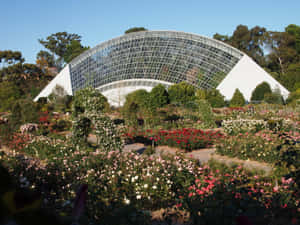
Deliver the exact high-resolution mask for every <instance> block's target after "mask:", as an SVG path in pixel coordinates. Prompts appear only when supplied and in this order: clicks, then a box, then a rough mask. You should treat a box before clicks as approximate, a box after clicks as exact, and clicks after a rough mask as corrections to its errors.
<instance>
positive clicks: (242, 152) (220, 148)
mask: <svg viewBox="0 0 300 225" xmlns="http://www.w3.org/2000/svg"><path fill="white" fill-rule="evenodd" d="M282 144H283V141H282V140H281V139H279V138H278V136H277V135H274V134H272V133H270V132H262V133H255V134H253V133H245V134H239V135H236V136H229V137H227V138H224V139H222V141H221V142H220V143H219V144H217V150H216V151H217V153H219V154H221V155H227V156H229V157H238V158H240V159H244V160H247V159H252V160H257V161H263V162H268V163H275V162H277V160H278V159H279V155H280V151H279V149H278V146H280V145H282Z"/></svg>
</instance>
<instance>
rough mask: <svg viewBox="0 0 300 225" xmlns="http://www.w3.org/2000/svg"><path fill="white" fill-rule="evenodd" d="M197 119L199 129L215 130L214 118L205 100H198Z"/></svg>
mask: <svg viewBox="0 0 300 225" xmlns="http://www.w3.org/2000/svg"><path fill="white" fill-rule="evenodd" d="M197 104H198V109H199V117H200V120H201V124H200V127H201V128H202V129H204V128H215V127H216V123H215V118H214V114H213V112H212V108H211V106H210V105H209V104H208V102H207V101H205V100H198V101H197Z"/></svg>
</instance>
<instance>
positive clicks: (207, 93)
mask: <svg viewBox="0 0 300 225" xmlns="http://www.w3.org/2000/svg"><path fill="white" fill-rule="evenodd" d="M196 96H197V97H196V98H197V99H205V100H206V101H207V102H208V103H209V104H210V105H211V107H214V108H220V107H224V106H225V105H226V102H225V97H224V96H223V95H222V94H221V93H220V91H219V90H217V89H211V90H197V92H196Z"/></svg>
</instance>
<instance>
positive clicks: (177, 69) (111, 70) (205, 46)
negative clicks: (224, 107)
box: [69, 31, 244, 93]
mask: <svg viewBox="0 0 300 225" xmlns="http://www.w3.org/2000/svg"><path fill="white" fill-rule="evenodd" d="M243 55H244V53H242V52H240V51H239V50H237V49H235V48H233V47H231V46H229V45H226V44H224V43H222V42H220V41H217V40H214V39H211V38H207V37H203V36H199V35H195V34H189V33H184V32H175V31H143V32H135V33H130V34H125V35H123V36H121V37H118V38H114V39H112V40H109V41H106V42H104V43H101V44H99V45H97V46H96V47H94V48H92V49H90V50H88V51H86V52H84V53H83V54H81V55H80V56H78V57H77V58H75V59H74V60H73V61H71V62H70V63H69V65H70V74H71V84H72V91H73V93H74V92H75V91H76V90H79V89H81V88H83V87H85V86H93V87H95V88H99V87H101V86H103V85H106V84H109V83H111V82H116V81H121V80H129V79H155V80H160V81H164V82H169V83H179V82H181V81H186V82H188V83H190V84H192V85H194V86H196V87H197V88H205V89H210V88H216V87H217V86H218V84H219V83H220V82H221V81H222V80H223V79H224V78H225V76H226V75H227V74H228V73H229V72H230V70H231V69H232V68H233V67H234V66H235V65H236V63H237V62H238V61H239V60H240V59H241V57H242V56H243Z"/></svg>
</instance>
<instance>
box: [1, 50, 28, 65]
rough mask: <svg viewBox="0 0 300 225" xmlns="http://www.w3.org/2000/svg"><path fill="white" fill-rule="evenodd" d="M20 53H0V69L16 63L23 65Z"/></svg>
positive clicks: (7, 51)
mask: <svg viewBox="0 0 300 225" xmlns="http://www.w3.org/2000/svg"><path fill="white" fill-rule="evenodd" d="M23 62H24V58H22V53H21V52H19V51H12V50H5V51H0V63H2V67H7V66H11V65H14V64H16V63H23Z"/></svg>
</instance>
